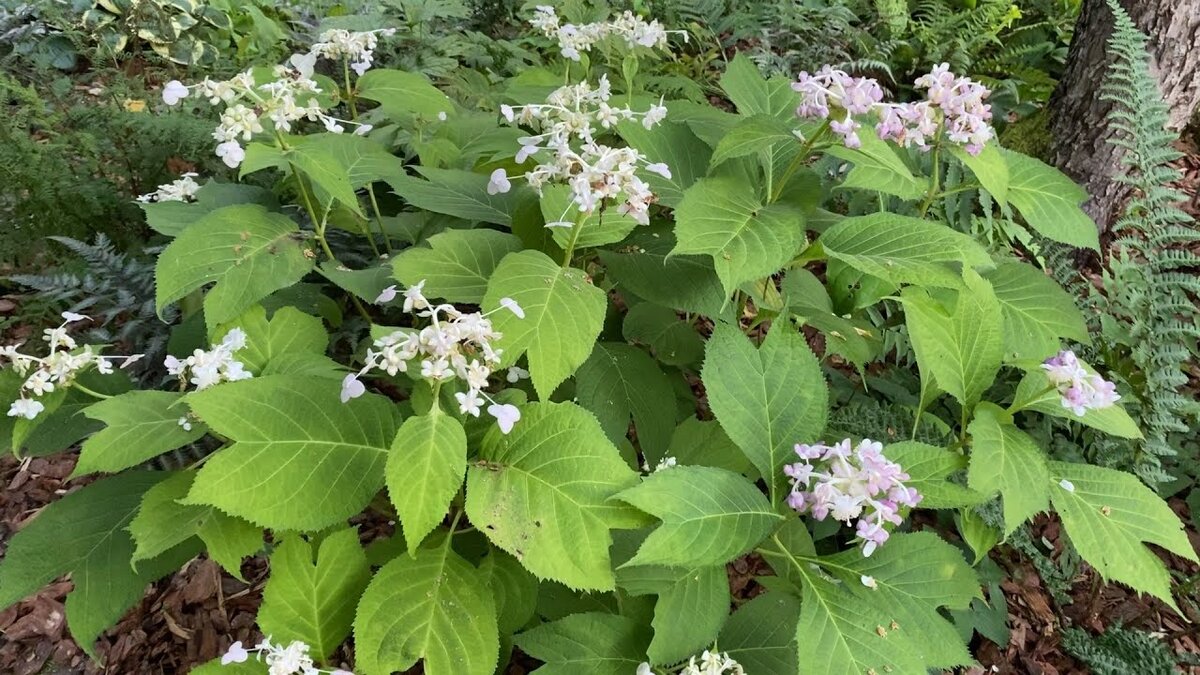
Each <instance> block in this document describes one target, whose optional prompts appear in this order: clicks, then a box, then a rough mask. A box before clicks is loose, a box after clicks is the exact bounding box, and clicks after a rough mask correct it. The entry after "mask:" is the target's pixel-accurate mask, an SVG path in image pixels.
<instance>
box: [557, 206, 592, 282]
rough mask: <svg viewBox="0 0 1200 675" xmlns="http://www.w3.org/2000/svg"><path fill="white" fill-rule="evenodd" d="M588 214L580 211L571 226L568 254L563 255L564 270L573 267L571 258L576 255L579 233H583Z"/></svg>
mask: <svg viewBox="0 0 1200 675" xmlns="http://www.w3.org/2000/svg"><path fill="white" fill-rule="evenodd" d="M587 216H588V214H587V212H585V211H580V212H579V213H578V215H576V216H575V224H574V225H572V226H571V241H570V243H568V244H567V249H566V253H564V254H563V263H562V266H563V269H566V268H568V267H570V266H571V256H573V255H575V245H576V244H578V243H579V233H580V232H582V231H583V221H584V220H586V219H587Z"/></svg>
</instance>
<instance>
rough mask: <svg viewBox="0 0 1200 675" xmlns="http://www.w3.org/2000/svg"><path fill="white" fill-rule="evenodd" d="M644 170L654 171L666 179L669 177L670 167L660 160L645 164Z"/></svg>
mask: <svg viewBox="0 0 1200 675" xmlns="http://www.w3.org/2000/svg"><path fill="white" fill-rule="evenodd" d="M646 170H647V171H649V172H650V173H656V174H658V175H660V176H662V177H663V178H666V179H667V180H670V179H671V169H670V167H668V166H667V165H666V164H663V163H662V162H656V163H654V164H647V165H646Z"/></svg>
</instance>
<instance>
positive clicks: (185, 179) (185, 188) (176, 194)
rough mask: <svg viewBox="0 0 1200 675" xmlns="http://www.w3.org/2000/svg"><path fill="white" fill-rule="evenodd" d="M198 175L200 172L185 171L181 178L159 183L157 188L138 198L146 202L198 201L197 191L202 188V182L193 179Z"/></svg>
mask: <svg viewBox="0 0 1200 675" xmlns="http://www.w3.org/2000/svg"><path fill="white" fill-rule="evenodd" d="M197 175H199V174H196V173H191V172H189V173H185V174H183V175H182V176H180V178H179V180H176V181H171V182H170V183H164V184H162V185H159V186H158V189H157V190H155V191H154V192H149V193H147V194H144V195H141V196H139V197H138V198H137V200H138V201H139V202H142V203H145V204H149V203H153V202H194V201H196V191H197V190H199V189H200V184H199V183H197V182H196V181H195V180H193V179H194V178H195V177H196V176H197Z"/></svg>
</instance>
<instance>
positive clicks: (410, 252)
mask: <svg viewBox="0 0 1200 675" xmlns="http://www.w3.org/2000/svg"><path fill="white" fill-rule="evenodd" d="M520 250H521V240H520V239H518V238H517V237H515V236H513V235H511V234H508V233H505V232H497V231H496V230H487V229H477V230H446V231H445V232H442V233H440V234H435V235H433V236H432V237H430V238H429V247H428V248H425V247H423V246H414V247H412V248H407V249H404V250H403V251H401V252H400V253H399V254H397V255H396V257H395V258H393V259H392V271H393V273H394V274H395V277H396V279H397V280H399V281H400V283H402V284H404V285H405V286H412V285H414V284H417V283H419V282H421V281H422V280H423V281H425V287H424V289H425V290H424V292H425V294H426V295H428V296H429V297H433V298H444V299H445V300H446V301H447V302H469V303H473V304H478V303H479V302H481V301H482V300H483V296H484V294H485V293H486V292H487V285H488V279H490V278H491V277H492V274H493V273H494V272H495V271H496V268H497V267H498V266H499V265H500V261H501V260H503V259H504V256H506V255H508V254H509V253H515V252H517V251H520Z"/></svg>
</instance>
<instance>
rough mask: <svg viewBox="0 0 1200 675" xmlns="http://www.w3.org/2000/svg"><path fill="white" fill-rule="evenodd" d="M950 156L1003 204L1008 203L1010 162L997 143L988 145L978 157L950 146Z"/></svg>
mask: <svg viewBox="0 0 1200 675" xmlns="http://www.w3.org/2000/svg"><path fill="white" fill-rule="evenodd" d="M950 154H952V155H954V158H955V159H957V160H958V161H960V162H962V163H963V164H965V165H966V166H967V168H968V169H970V170H971V173H973V174H975V179H976V180H978V181H979V184H980V185H982V186H983V188H984V189H985V190H987V191H988V194H990V195H991V196H992V197H995V198H996V201H998V202H1000V203H1001V204H1007V203H1008V162H1007V161H1006V160H1005V157H1004V153H1003V152H1002V151H1001V150H1000V146H999V145H998V144H997V143H988V144H987V145H985V146H983V151H982V152H980V153H979V154H978V155H972V154H971V153H969V152H967V151H966V150H963V149H962V148H960V147H959V146H957V145H952V146H950Z"/></svg>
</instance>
